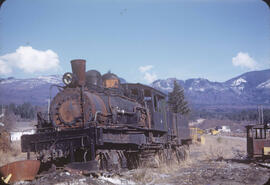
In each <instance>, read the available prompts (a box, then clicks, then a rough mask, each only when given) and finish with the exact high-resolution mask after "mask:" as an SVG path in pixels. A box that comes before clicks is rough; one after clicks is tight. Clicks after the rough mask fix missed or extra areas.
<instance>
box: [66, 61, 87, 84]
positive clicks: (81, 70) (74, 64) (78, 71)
mask: <svg viewBox="0 0 270 185" xmlns="http://www.w3.org/2000/svg"><path fill="white" fill-rule="evenodd" d="M70 63H71V68H72V73H73V75H74V76H75V80H76V84H78V85H80V86H84V85H85V63H86V61H85V60H82V59H76V60H71V62H70Z"/></svg>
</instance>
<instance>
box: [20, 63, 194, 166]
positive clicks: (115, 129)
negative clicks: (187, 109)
mask: <svg viewBox="0 0 270 185" xmlns="http://www.w3.org/2000/svg"><path fill="white" fill-rule="evenodd" d="M71 66H72V73H65V74H64V76H63V82H64V84H65V86H64V87H58V88H59V90H60V92H58V94H57V95H56V96H55V97H54V98H53V100H52V101H51V104H50V111H49V119H48V118H47V119H46V118H45V116H43V115H42V114H41V113H38V124H37V132H36V133H35V134H33V135H23V136H22V137H21V146H22V151H23V152H27V153H28V156H29V155H30V152H35V153H36V154H37V156H38V159H39V160H41V161H44V162H46V161H48V160H49V161H54V160H59V159H62V158H64V159H68V160H70V161H71V162H75V161H77V162H85V163H87V161H90V162H93V161H96V163H97V164H98V168H99V169H111V168H121V167H129V168H133V167H136V166H137V165H138V164H140V163H141V162H144V161H145V160H149V157H153V156H154V155H157V154H160V153H165V154H166V155H168V153H173V151H174V152H176V155H177V156H180V157H181V156H183V155H184V154H183V151H182V150H180V149H181V147H182V146H184V145H188V144H189V143H190V141H191V139H190V131H189V127H188V122H187V119H185V118H184V117H182V116H181V115H179V114H175V113H172V112H170V111H169V109H168V106H167V104H166V95H165V94H164V93H162V92H160V91H158V90H156V89H153V88H152V87H149V86H146V85H142V84H139V83H137V84H131V83H123V84H121V83H120V80H119V78H118V77H117V76H116V75H115V74H113V73H107V74H104V75H103V76H102V75H101V74H100V73H99V72H98V71H95V70H90V71H87V72H85V60H73V61H71Z"/></svg>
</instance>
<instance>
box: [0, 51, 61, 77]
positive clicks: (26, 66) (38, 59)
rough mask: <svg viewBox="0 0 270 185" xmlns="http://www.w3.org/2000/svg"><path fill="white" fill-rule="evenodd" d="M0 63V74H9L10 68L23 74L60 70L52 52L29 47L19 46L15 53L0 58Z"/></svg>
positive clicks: (55, 55)
mask: <svg viewBox="0 0 270 185" xmlns="http://www.w3.org/2000/svg"><path fill="white" fill-rule="evenodd" d="M0 61H1V63H0V66H1V69H0V74H9V73H11V72H12V68H19V69H21V70H23V71H24V72H25V73H35V72H44V71H49V70H55V71H56V70H58V69H59V68H60V66H59V63H60V62H59V58H58V55H57V54H56V53H55V52H54V51H52V50H50V49H48V50H46V51H41V50H36V49H33V48H32V47H31V46H20V47H19V48H18V49H16V51H15V52H13V53H8V54H6V55H3V56H0ZM3 66H4V67H3ZM2 67H3V68H2Z"/></svg>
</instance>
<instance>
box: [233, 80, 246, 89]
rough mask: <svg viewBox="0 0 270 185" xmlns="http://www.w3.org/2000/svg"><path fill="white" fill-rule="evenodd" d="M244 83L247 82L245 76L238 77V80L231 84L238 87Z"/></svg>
mask: <svg viewBox="0 0 270 185" xmlns="http://www.w3.org/2000/svg"><path fill="white" fill-rule="evenodd" d="M242 83H247V81H246V80H245V79H244V78H238V79H237V80H234V81H233V82H232V84H231V86H233V87H237V86H239V85H241V84H242Z"/></svg>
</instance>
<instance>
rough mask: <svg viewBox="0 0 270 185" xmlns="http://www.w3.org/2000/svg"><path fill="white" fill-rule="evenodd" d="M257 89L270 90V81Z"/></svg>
mask: <svg viewBox="0 0 270 185" xmlns="http://www.w3.org/2000/svg"><path fill="white" fill-rule="evenodd" d="M256 88H257V89H269V88H270V79H269V80H267V81H265V82H263V83H261V84H259V85H258V86H257V87H256Z"/></svg>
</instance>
